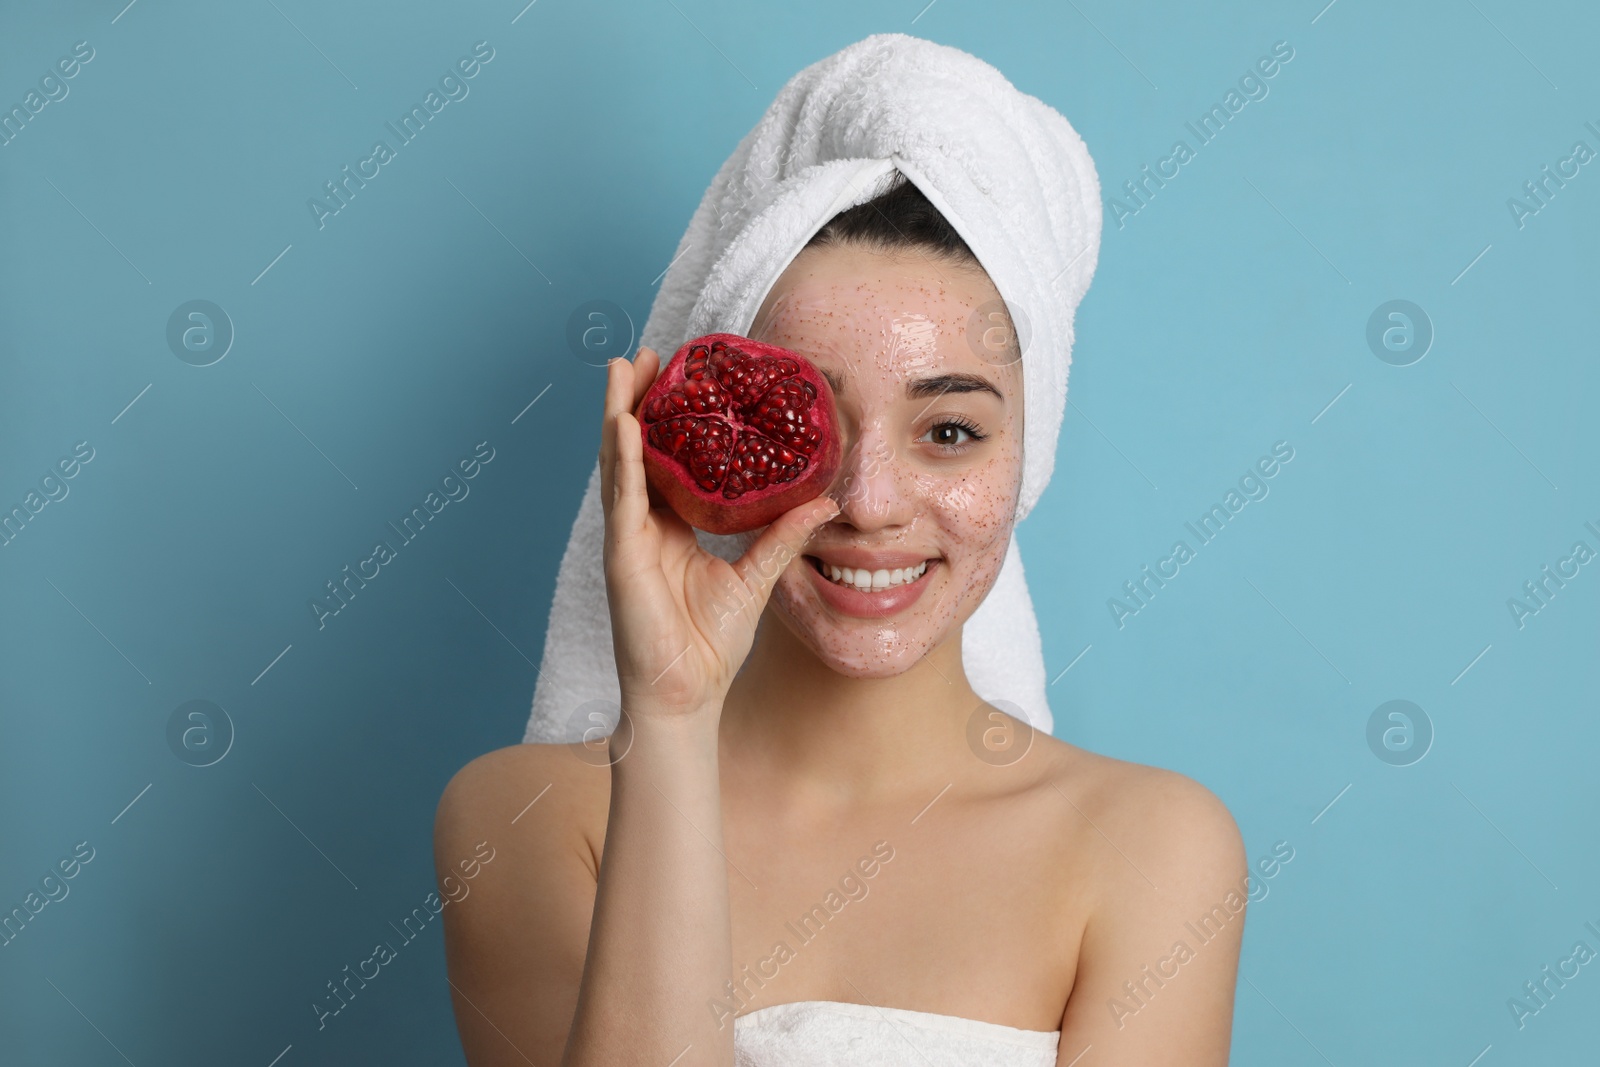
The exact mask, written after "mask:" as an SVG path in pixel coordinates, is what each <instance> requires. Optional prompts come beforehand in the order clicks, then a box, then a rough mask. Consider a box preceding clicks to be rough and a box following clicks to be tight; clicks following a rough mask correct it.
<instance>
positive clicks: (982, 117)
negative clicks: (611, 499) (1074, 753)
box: [524, 33, 1101, 741]
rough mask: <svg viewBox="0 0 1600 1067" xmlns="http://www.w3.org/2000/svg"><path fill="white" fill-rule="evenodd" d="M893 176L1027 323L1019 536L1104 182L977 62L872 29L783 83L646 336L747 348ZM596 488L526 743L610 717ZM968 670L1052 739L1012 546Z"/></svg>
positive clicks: (1033, 104) (722, 546)
mask: <svg viewBox="0 0 1600 1067" xmlns="http://www.w3.org/2000/svg"><path fill="white" fill-rule="evenodd" d="M894 170H899V171H901V172H902V173H904V174H905V176H906V177H907V178H908V179H909V180H910V181H911V182H912V184H914V185H915V186H917V188H918V189H919V190H921V191H922V192H923V193H924V194H925V195H926V196H927V197H928V199H929V201H931V202H932V203H933V205H934V207H936V208H937V209H938V210H939V211H940V213H941V214H943V215H944V217H945V218H946V219H947V220H948V221H949V222H950V224H951V225H952V226H953V227H954V228H955V229H956V231H957V232H958V233H959V234H960V235H961V237H962V239H963V240H965V241H966V243H967V245H968V247H970V248H971V249H972V252H973V254H974V255H976V256H977V258H978V261H979V262H980V263H981V264H982V265H983V267H984V269H985V270H986V271H987V272H988V275H989V278H990V280H991V281H992V282H993V283H994V286H995V288H996V289H997V290H998V291H999V293H1000V295H1001V298H1002V299H1003V300H1004V301H1005V303H1006V307H1007V309H1008V311H1009V312H1010V313H1011V316H1012V319H1013V321H1014V322H1015V323H1016V327H1017V332H1018V335H1019V337H1020V339H1021V341H1022V343H1023V357H1022V358H1023V418H1024V430H1023V474H1022V491H1021V494H1020V497H1019V501H1018V507H1017V518H1018V520H1019V521H1020V520H1021V519H1022V518H1023V517H1024V516H1026V515H1027V513H1028V512H1029V510H1031V509H1032V507H1033V505H1034V504H1035V503H1036V502H1037V501H1038V499H1039V496H1040V494H1041V493H1042V492H1043V491H1044V487H1045V485H1046V484H1047V483H1048V482H1049V480H1050V475H1051V472H1052V471H1053V470H1054V467H1055V453H1056V437H1057V434H1058V432H1059V431H1060V428H1061V418H1062V414H1063V412H1064V410H1065V408H1066V397H1067V371H1068V368H1069V367H1070V365H1071V359H1072V339H1073V328H1072V327H1073V316H1074V314H1075V312H1076V310H1077V307H1078V304H1079V302H1080V301H1081V300H1082V299H1083V296H1084V293H1085V292H1086V291H1087V290H1088V288H1089V283H1090V280H1091V279H1092V278H1093V276H1094V271H1095V265H1096V263H1097V262H1098V259H1099V250H1100V232H1101V206H1100V183H1099V178H1098V176H1097V174H1096V172H1095V167H1094V162H1093V160H1092V159H1091V158H1090V156H1089V152H1088V149H1087V148H1085V146H1084V144H1083V140H1082V138H1080V137H1079V136H1078V134H1077V132H1076V131H1075V130H1074V129H1073V128H1072V126H1071V125H1070V124H1069V123H1068V122H1067V120H1066V119H1065V118H1063V117H1062V116H1061V115H1060V114H1059V113H1058V112H1057V111H1055V110H1054V109H1052V108H1051V107H1049V106H1048V105H1047V104H1045V103H1043V102H1042V101H1040V100H1038V99H1037V98H1035V97H1033V96H1029V95H1027V94H1025V93H1022V92H1020V91H1019V90H1017V89H1016V88H1015V87H1013V86H1012V85H1011V83H1010V82H1009V81H1007V80H1006V79H1005V78H1004V77H1003V76H1002V75H1001V74H1000V72H999V71H997V70H995V69H994V68H993V67H991V66H990V65H989V64H987V63H985V62H983V61H982V60H980V59H977V58H976V57H974V56H972V55H969V54H968V53H966V52H963V51H961V50H959V49H956V48H951V47H949V46H946V45H941V44H936V43H934V42H932V41H927V40H923V39H921V38H917V37H910V36H907V35H905V34H899V33H888V34H876V35H874V36H871V37H867V38H865V39H864V40H861V41H858V42H856V43H855V44H852V45H850V46H848V47H846V48H844V49H842V50H840V51H839V52H836V53H834V54H833V55H831V56H828V57H827V58H825V59H822V60H819V61H818V62H816V63H813V64H812V65H811V66H809V67H806V68H805V69H804V70H802V71H800V72H799V73H798V74H796V75H795V76H794V77H793V78H792V79H790V81H789V82H788V84H786V85H785V86H784V87H783V89H782V90H780V91H779V93H778V96H777V98H776V99H775V100H774V101H773V102H772V105H771V106H770V107H769V108H768V109H767V112H766V114H765V115H763V116H762V118H761V120H760V122H758V123H757V124H756V126H755V128H754V129H752V130H751V131H750V132H749V133H748V134H747V135H746V136H745V137H744V139H743V140H742V141H740V143H739V146H738V147H737V148H736V149H735V150H734V152H733V154H732V155H731V156H730V157H729V158H728V160H727V162H725V163H724V164H723V165H722V167H721V169H719V170H718V172H717V175H716V178H715V179H714V180H713V181H712V183H711V186H710V188H708V189H707V190H706V192H705V195H704V196H703V197H702V198H701V201H700V206H699V207H698V208H697V209H696V210H695V213H694V216H693V218H692V219H691V220H690V222H689V228H688V230H687V231H686V232H685V233H684V235H683V238H682V239H681V240H680V241H679V242H678V247H677V249H676V251H675V254H674V256H673V261H672V265H671V266H670V267H669V268H668V269H667V272H666V276H665V277H664V279H663V280H662V284H661V289H660V291H659V292H657V294H656V298H655V302H654V304H653V305H652V307H651V310H650V318H649V320H648V321H647V322H646V324H645V327H644V330H643V332H642V334H641V337H640V341H641V343H642V344H643V345H645V346H647V347H649V348H652V349H655V350H656V351H657V352H659V353H661V357H662V362H663V364H664V363H665V362H666V361H667V359H669V358H670V357H671V356H672V354H673V353H674V352H676V351H677V349H678V348H679V347H681V346H682V345H683V343H684V342H686V341H688V340H690V339H691V338H694V337H699V336H701V335H703V334H707V333H717V332H727V333H735V334H741V335H745V336H748V335H749V331H750V329H751V328H752V325H753V320H754V318H755V314H756V311H757V309H758V308H759V306H760V305H761V303H762V301H763V300H764V299H765V297H766V295H767V293H768V291H769V290H770V289H771V287H772V284H773V282H775V281H776V280H777V278H778V276H779V275H780V274H782V273H783V270H784V269H785V268H786V267H787V266H788V265H789V263H790V262H791V261H792V260H793V259H794V257H795V255H797V254H798V253H799V252H800V250H801V249H802V248H803V247H805V244H806V242H807V241H809V240H810V239H811V237H812V236H813V235H814V234H815V233H816V232H817V231H818V230H820V229H821V228H822V227H823V226H824V225H825V224H826V223H827V222H828V221H829V220H830V219H831V218H832V217H833V216H834V215H836V214H837V213H838V212H840V211H843V210H845V209H847V208H850V207H854V206H856V205H858V204H861V203H864V202H865V201H867V200H869V199H871V198H872V197H873V196H874V195H875V194H876V193H878V192H879V191H881V190H882V188H883V187H884V186H885V184H886V181H887V179H888V178H890V177H892V171H894ZM599 486H600V482H599V472H598V469H597V470H596V471H595V472H594V473H593V474H592V475H591V477H590V479H589V486H588V489H587V491H586V492H585V493H584V497H583V503H582V505H581V506H580V508H579V511H578V517H577V520H576V521H575V522H574V523H573V527H572V536H571V538H570V540H569V541H568V544H567V549H566V552H565V554H564V555H563V556H562V559H561V568H560V571H559V573H558V574H557V577H556V591H555V598H554V602H553V604H552V606H551V610H550V624H549V628H548V630H547V633H546V637H545V646H544V656H543V658H542V660H541V663H540V675H539V680H538V682H537V684H536V686H535V689H534V697H533V710H532V714H531V716H530V717H529V720H528V727H527V731H526V735H525V737H524V740H526V741H575V740H579V739H580V738H582V736H583V734H584V731H585V729H589V728H592V727H593V726H594V724H595V723H596V722H599V721H601V720H602V719H605V720H607V721H608V722H609V723H611V724H614V723H615V721H616V711H615V708H616V704H617V702H618V700H619V699H620V690H619V687H618V683H617V673H616V661H615V659H614V656H613V653H612V646H611V620H610V616H609V614H608V611H607V607H606V598H605V575H604V570H603V567H602V561H601V539H602V532H603V518H602V514H601V507H600V498H599ZM699 538H700V541H701V543H702V544H703V545H705V546H706V547H707V548H708V549H709V550H710V551H713V552H716V553H717V554H719V555H721V556H723V557H724V558H727V559H733V558H735V557H736V555H737V551H738V545H739V543H741V542H740V541H739V540H738V539H737V538H733V537H717V536H714V535H711V534H707V533H704V532H700V533H699ZM962 662H963V666H964V667H965V670H966V673H967V678H968V681H969V682H970V683H971V685H972V687H973V689H974V690H975V691H976V692H977V693H978V695H979V696H981V697H983V698H984V699H985V700H988V701H990V702H1002V703H1003V704H1010V705H1013V706H1015V708H1018V709H1020V710H1021V712H1022V714H1024V715H1025V716H1026V717H1027V719H1028V721H1029V722H1030V723H1031V724H1032V725H1033V726H1034V727H1035V728H1036V729H1040V730H1043V731H1045V732H1049V731H1050V730H1051V729H1052V726H1053V718H1052V716H1051V714H1050V706H1049V703H1048V701H1047V700H1046V697H1045V685H1046V682H1045V669H1044V655H1043V650H1042V647H1041V645H1040V640H1039V628H1038V622H1037V620H1036V618H1035V616H1034V612H1033V602H1032V600H1031V598H1030V597H1029V594H1028V586H1027V581H1026V579H1025V578H1024V576H1023V570H1022V557H1021V555H1020V554H1019V552H1018V550H1017V542H1016V537H1015V535H1013V536H1012V539H1011V544H1010V546H1009V548H1008V550H1007V552H1006V558H1005V564H1004V566H1003V567H1002V568H1001V571H1000V575H999V577H998V578H997V579H996V582H995V585H994V588H993V589H991V590H990V592H989V594H988V595H987V596H986V597H985V598H984V600H983V602H982V603H981V604H980V605H979V606H978V609H977V610H976V611H975V612H974V613H973V615H972V617H971V618H970V619H969V620H968V621H967V624H966V626H965V628H964V629H963V632H962ZM607 709H609V710H607ZM1008 710H1009V709H1008ZM591 736H593V735H592V734H591Z"/></svg>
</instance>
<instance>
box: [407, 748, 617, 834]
mask: <svg viewBox="0 0 1600 1067" xmlns="http://www.w3.org/2000/svg"><path fill="white" fill-rule="evenodd" d="M604 751H605V750H604V749H603V748H602V749H600V750H599V755H596V754H595V750H594V749H591V748H586V747H585V746H582V745H563V744H533V743H524V744H518V745H508V746H506V747H505V748H499V749H495V750H493V751H491V752H486V753H484V754H483V755H481V756H478V757H477V758H476V759H474V760H472V761H471V762H470V763H468V764H467V765H466V766H464V767H462V768H461V769H460V770H459V771H457V772H456V773H455V775H454V776H453V777H452V778H451V779H450V782H449V784H448V785H446V786H445V789H444V793H443V795H442V796H441V797H440V799H439V809H438V814H437V815H436V816H435V819H434V842H435V850H436V851H437V852H439V853H440V854H448V853H449V851H450V845H451V843H452V842H461V841H465V840H466V839H467V838H473V839H474V840H477V839H480V838H482V837H484V836H485V835H486V834H488V833H490V832H491V831H494V832H495V834H496V835H497V836H499V837H501V838H503V839H504V840H506V841H507V842H508V843H512V844H513V845H514V843H516V842H524V843H529V842H545V843H549V844H566V845H572V844H576V843H578V842H580V841H581V842H582V843H583V844H586V845H589V846H591V847H592V848H594V849H596V850H597V849H598V843H599V840H600V838H602V837H603V836H604V833H605V813H606V809H607V805H608V803H609V799H610V790H611V772H610V768H609V767H608V766H607V764H606V763H605V755H604ZM596 854H598V853H597V852H596Z"/></svg>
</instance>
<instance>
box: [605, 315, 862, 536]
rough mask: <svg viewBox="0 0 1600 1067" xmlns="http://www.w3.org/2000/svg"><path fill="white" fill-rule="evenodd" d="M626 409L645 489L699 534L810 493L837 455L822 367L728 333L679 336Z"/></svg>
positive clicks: (763, 519) (775, 512)
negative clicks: (633, 424)
mask: <svg viewBox="0 0 1600 1067" xmlns="http://www.w3.org/2000/svg"><path fill="white" fill-rule="evenodd" d="M745 356H750V357H755V358H754V359H749V360H746V359H744V358H743V357H745ZM802 405H803V406H804V410H803V413H802V412H801V410H800V409H801V407H802ZM634 414H635V415H636V417H637V418H638V419H639V423H640V431H641V433H642V434H643V437H644V467H645V477H646V479H647V480H648V482H649V484H650V488H651V489H652V490H653V491H654V493H655V494H656V495H657V496H658V497H659V498H660V499H661V500H662V501H663V502H665V503H666V505H667V506H668V507H670V508H671V509H672V510H673V511H674V512H676V513H677V514H678V516H679V517H681V518H682V519H683V520H684V521H685V522H687V523H688V524H689V525H691V526H694V527H696V528H697V529H701V530H705V531H707V532H708V533H714V534H733V533H744V532H746V531H748V530H755V529H759V528H760V527H762V526H766V525H769V524H770V523H772V522H773V521H774V520H775V519H777V518H778V517H779V516H780V515H782V514H783V513H784V512H786V511H789V510H791V509H793V508H796V507H799V506H800V505H801V504H804V503H806V502H807V501H809V500H814V499H816V498H817V497H819V496H821V495H822V494H823V493H824V492H825V491H826V490H827V488H828V487H829V485H831V484H832V483H833V479H834V476H835V475H836V474H837V473H838V471H839V464H840V461H841V458H842V454H843V442H842V440H841V438H840V432H839V416H838V409H837V408H836V406H835V402H834V396H833V389H832V388H831V387H830V386H829V385H828V380H827V379H826V378H825V377H823V375H822V372H821V371H819V370H817V368H816V367H815V366H814V365H813V364H812V363H811V361H810V360H808V359H806V358H805V357H804V356H801V355H800V354H798V353H796V352H791V351H789V350H788V349H785V348H779V347H778V346H777V345H769V344H763V343H762V342H760V341H753V340H751V339H750V338H748V337H741V336H739V335H738V334H730V333H712V334H706V335H705V336H703V337H696V338H694V339H693V340H690V341H688V342H686V343H685V344H684V345H683V347H681V348H679V349H678V351H677V352H675V353H674V354H673V356H672V358H671V359H670V360H668V361H667V365H666V367H665V368H664V369H663V370H662V371H661V374H660V375H659V376H658V377H657V378H656V380H655V382H654V384H652V385H651V386H650V388H649V390H647V391H646V392H645V395H644V396H643V398H641V399H640V401H639V406H638V408H637V409H636V410H635V413H634ZM708 423H717V424H720V425H719V427H712V426H709V425H707V424H708ZM786 476H788V477H787V479H786Z"/></svg>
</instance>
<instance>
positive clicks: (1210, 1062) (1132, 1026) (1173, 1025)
mask: <svg viewBox="0 0 1600 1067" xmlns="http://www.w3.org/2000/svg"><path fill="white" fill-rule="evenodd" d="M1136 778H1137V784H1136V785H1135V784H1134V783H1133V782H1131V781H1130V782H1126V783H1124V785H1123V788H1119V789H1117V790H1116V791H1117V792H1119V793H1122V794H1123V795H1122V796H1120V797H1119V798H1118V800H1117V801H1116V802H1115V803H1114V804H1113V803H1104V804H1101V805H1096V804H1095V803H1094V800H1093V799H1092V798H1087V797H1076V796H1073V789H1072V787H1071V786H1070V785H1068V784H1067V783H1062V785H1061V789H1062V790H1063V795H1067V796H1072V797H1073V801H1074V805H1075V806H1079V805H1081V807H1080V812H1081V814H1082V815H1083V816H1084V817H1085V818H1088V819H1092V820H1093V822H1094V823H1095V824H1096V826H1097V827H1098V829H1097V832H1096V837H1098V838H1100V839H1101V845H1102V847H1101V848H1099V849H1098V850H1097V863H1098V865H1099V866H1100V868H1101V870H1102V871H1103V872H1104V874H1103V875H1102V877H1101V878H1100V879H1099V880H1098V881H1099V883H1100V886H1101V891H1100V893H1099V894H1098V899H1097V901H1096V903H1095V906H1094V909H1093V912H1092V913H1091V915H1090V917H1089V920H1088V923H1087V924H1086V926H1085V929H1084V933H1083V942H1082V945H1081V947H1080V949H1079V956H1078V971H1077V979H1076V982H1075V984H1074V986H1073V990H1072V995H1071V997H1070V999H1069V1000H1068V1003H1067V1009H1066V1013H1065V1016H1064V1018H1063V1019H1062V1030H1061V1046H1060V1053H1059V1055H1058V1059H1057V1062H1058V1064H1060V1065H1062V1067H1065V1065H1067V1064H1071V1063H1074V1062H1076V1059H1077V1057H1078V1056H1079V1055H1081V1054H1082V1053H1083V1051H1084V1049H1085V1048H1088V1047H1091V1046H1092V1048H1093V1052H1091V1053H1090V1054H1089V1056H1087V1057H1085V1058H1084V1060H1083V1063H1084V1064H1085V1065H1087V1064H1088V1063H1090V1062H1091V1057H1092V1062H1093V1063H1095V1064H1098V1065H1100V1067H1123V1065H1127V1067H1227V1063H1228V1046H1229V1041H1230V1037H1231V1033H1232V1027H1233V999H1234V996H1233V995H1234V983H1235V981H1236V980H1237V975H1238V966H1239V946H1240V939H1241V938H1242V936H1243V934H1244V918H1245V915H1244V913H1245V905H1246V903H1247V895H1248V891H1249V890H1248V886H1247V883H1246V880H1245V876H1246V873H1247V867H1246V863H1245V854H1244V845H1243V842H1242V841H1241V839H1240V836H1239V830H1238V827H1237V826H1236V825H1235V824H1234V821H1233V816H1232V815H1230V814H1229V813H1228V809H1227V808H1226V807H1224V806H1223V804H1222V802H1221V801H1220V800H1218V799H1217V798H1216V797H1215V796H1214V795H1212V793H1211V792H1210V791H1209V790H1207V789H1206V788H1205V787H1204V786H1201V785H1200V784H1198V783H1197V782H1194V781H1192V780H1191V779H1188V778H1185V777H1183V776H1182V775H1179V774H1175V773H1172V772H1170V771H1163V770H1156V769H1153V768H1140V769H1139V771H1138V773H1137V776H1136ZM1128 786H1133V790H1132V791H1133V793H1134V796H1132V797H1130V796H1128V792H1127V787H1128Z"/></svg>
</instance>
